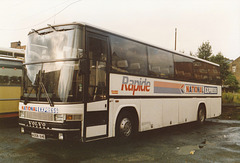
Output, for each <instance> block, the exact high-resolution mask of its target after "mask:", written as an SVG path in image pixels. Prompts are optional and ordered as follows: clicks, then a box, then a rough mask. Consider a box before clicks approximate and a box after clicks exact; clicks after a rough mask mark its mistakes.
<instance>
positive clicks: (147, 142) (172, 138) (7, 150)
mask: <svg viewBox="0 0 240 163" xmlns="http://www.w3.org/2000/svg"><path fill="white" fill-rule="evenodd" d="M0 162H11V163H15V162H16V163H28V162H29V163H30V162H31V163H34V162H36V163H42V162H43V163H45V162H46V163H52V162H68V163H72V162H73V163H78V162H98V163H99V162H104V163H106V162H111V163H112V162H164V163H165V162H184V163H185V162H240V123H231V121H222V120H218V121H216V120H210V121H207V122H206V123H205V124H204V125H202V126H199V125H197V124H196V123H190V124H184V125H177V126H172V127H167V128H162V129H158V130H154V131H148V132H143V133H140V134H138V135H137V136H136V137H135V138H134V139H133V140H131V141H129V142H125V143H122V142H118V141H117V140H116V139H105V140H100V141H94V142H90V143H81V142H78V141H77V142H76V141H74V142H73V141H59V140H39V139H33V138H31V137H30V135H23V134H20V132H19V128H18V126H17V121H7V122H3V121H0Z"/></svg>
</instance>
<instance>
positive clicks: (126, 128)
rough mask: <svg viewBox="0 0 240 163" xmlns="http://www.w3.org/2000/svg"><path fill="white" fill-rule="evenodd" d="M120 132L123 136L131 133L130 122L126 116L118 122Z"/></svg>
mask: <svg viewBox="0 0 240 163" xmlns="http://www.w3.org/2000/svg"><path fill="white" fill-rule="evenodd" d="M120 132H121V133H122V134H123V136H125V137H128V136H130V135H131V133H132V124H131V121H130V120H129V119H128V118H124V119H123V120H122V121H121V123H120Z"/></svg>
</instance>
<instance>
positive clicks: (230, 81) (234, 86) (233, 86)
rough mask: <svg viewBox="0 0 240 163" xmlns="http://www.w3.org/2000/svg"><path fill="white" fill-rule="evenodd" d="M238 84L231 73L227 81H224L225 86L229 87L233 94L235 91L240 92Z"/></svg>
mask: <svg viewBox="0 0 240 163" xmlns="http://www.w3.org/2000/svg"><path fill="white" fill-rule="evenodd" d="M238 84H239V83H238V81H237V79H236V77H235V76H234V75H233V74H232V73H229V74H228V76H227V77H226V80H225V81H224V85H227V86H228V90H229V91H231V92H234V91H236V92H237V91H238V90H239V86H238Z"/></svg>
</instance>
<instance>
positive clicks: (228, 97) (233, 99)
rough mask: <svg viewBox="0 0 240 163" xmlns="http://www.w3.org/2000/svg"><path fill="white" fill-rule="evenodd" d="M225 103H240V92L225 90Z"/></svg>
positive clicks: (223, 98)
mask: <svg viewBox="0 0 240 163" xmlns="http://www.w3.org/2000/svg"><path fill="white" fill-rule="evenodd" d="M222 102H223V104H240V93H231V92H227V93H226V92H223V94H222Z"/></svg>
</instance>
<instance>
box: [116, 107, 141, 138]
mask: <svg viewBox="0 0 240 163" xmlns="http://www.w3.org/2000/svg"><path fill="white" fill-rule="evenodd" d="M123 112H127V113H128V114H130V115H131V116H132V117H133V119H134V125H136V126H137V132H138V131H139V122H140V116H139V112H138V110H137V108H136V106H122V107H119V109H118V111H117V113H116V115H115V118H114V125H113V130H114V131H113V134H114V136H116V125H117V120H118V117H119V115H120V114H122V113H123Z"/></svg>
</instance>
